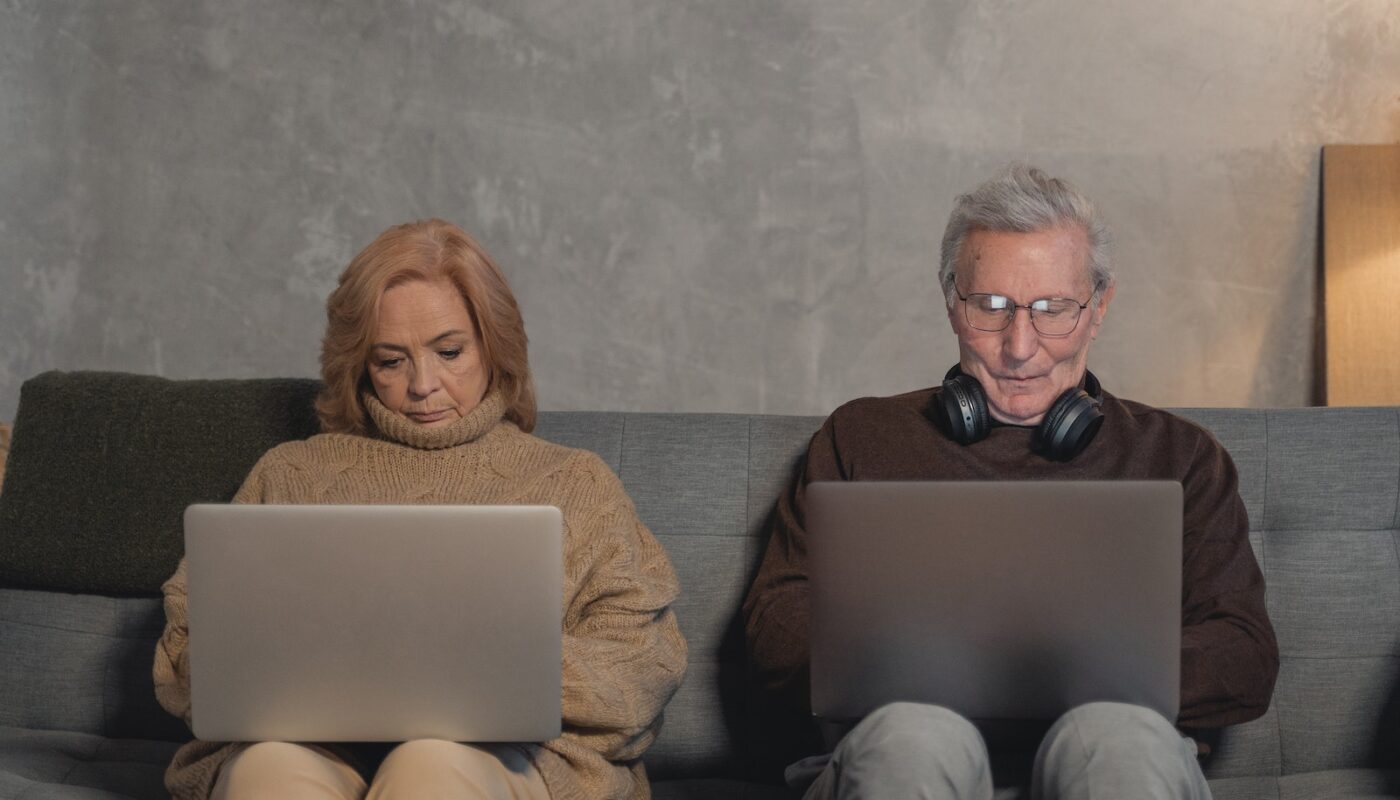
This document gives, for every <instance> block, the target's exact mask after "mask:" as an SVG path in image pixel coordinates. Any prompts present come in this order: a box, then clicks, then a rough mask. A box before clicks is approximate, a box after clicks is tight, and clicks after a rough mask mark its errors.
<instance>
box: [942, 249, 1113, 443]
mask: <svg viewBox="0 0 1400 800" xmlns="http://www.w3.org/2000/svg"><path fill="white" fill-rule="evenodd" d="M956 283H957V287H958V292H959V293H961V294H962V295H963V296H967V295H970V294H973V293H983V294H998V295H1002V296H1005V297H1007V298H1009V299H1010V301H1011V302H1012V303H1015V304H1016V305H1018V306H1025V305H1029V304H1030V303H1032V302H1034V301H1036V300H1040V299H1043V298H1052V297H1061V298H1071V299H1074V300H1076V301H1078V302H1080V303H1083V302H1086V301H1088V299H1089V296H1090V295H1091V294H1092V292H1093V281H1092V280H1091V278H1090V274H1089V239H1088V237H1087V236H1086V235H1085V233H1084V231H1083V229H1082V228H1080V227H1078V226H1067V227H1062V228H1050V229H1047V230H1043V231H1035V232H1033V233H999V232H992V231H974V232H973V233H972V234H970V235H969V236H968V238H967V242H966V244H965V245H964V247H963V252H962V259H961V261H960V263H959V264H958V266H957V278H956ZM1112 299H1113V287H1112V286H1109V287H1108V289H1106V290H1105V291H1104V293H1103V295H1102V296H1101V297H1100V298H1099V299H1098V300H1096V301H1094V302H1092V303H1090V304H1089V307H1088V308H1086V309H1084V311H1083V312H1082V313H1081V314H1080V316H1079V323H1078V325H1077V326H1076V327H1075V328H1074V330H1073V331H1071V332H1070V333H1069V334H1067V335H1065V336H1058V337H1054V336H1046V335H1044V334H1041V333H1038V332H1037V331H1036V329H1035V327H1034V326H1033V325H1032V324H1031V318H1030V313H1029V312H1028V311H1027V310H1026V309H1024V308H1017V309H1016V310H1015V313H1014V315H1013V316H1012V319H1011V324H1010V325H1008V326H1007V327H1006V329H1005V330H1001V331H996V332H990V331H982V330H977V329H976V328H973V327H972V326H971V325H970V324H969V323H968V320H967V303H966V302H964V301H962V300H955V301H954V303H953V306H952V308H950V309H949V310H948V319H949V321H950V322H952V324H953V332H954V333H955V334H957V337H958V352H959V357H960V359H961V364H962V370H963V372H965V373H967V374H968V375H971V376H972V377H974V378H976V379H977V380H978V381H979V382H980V383H981V384H982V388H983V389H985V390H986V393H987V404H988V410H989V411H990V412H991V415H992V417H993V418H994V419H996V420H999V421H1001V422H1006V423H1010V424H1013V425H1037V424H1039V423H1040V420H1041V418H1042V417H1043V416H1045V412H1046V411H1048V410H1049V409H1050V406H1051V405H1052V404H1053V403H1054V402H1055V399H1056V398H1057V397H1059V396H1060V395H1061V394H1062V393H1063V392H1064V391H1065V390H1067V389H1069V388H1070V387H1072V386H1075V385H1077V384H1078V383H1079V381H1080V379H1081V378H1082V377H1083V376H1084V369H1085V364H1086V362H1087V360H1088V357H1089V343H1090V342H1092V341H1093V340H1094V337H1095V336H1097V335H1098V333H1099V326H1100V325H1101V324H1103V318H1104V314H1105V313H1106V312H1107V311H1108V303H1109V301H1110V300H1112Z"/></svg>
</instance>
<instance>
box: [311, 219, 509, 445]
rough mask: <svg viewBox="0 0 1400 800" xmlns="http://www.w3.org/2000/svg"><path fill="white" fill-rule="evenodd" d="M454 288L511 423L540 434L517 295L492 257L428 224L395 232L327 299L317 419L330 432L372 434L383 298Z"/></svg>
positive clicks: (456, 233) (357, 262) (460, 234)
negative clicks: (373, 364)
mask: <svg viewBox="0 0 1400 800" xmlns="http://www.w3.org/2000/svg"><path fill="white" fill-rule="evenodd" d="M411 280H424V281H429V282H432V281H439V280H448V281H451V282H452V284H453V285H454V286H456V287H457V291H459V292H461V294H462V299H463V300H464V301H466V304H467V311H468V312H469V313H470V314H471V317H472V321H473V322H474V323H475V324H476V332H477V336H478V337H479V338H480V340H481V350H482V362H483V364H484V365H485V366H486V369H487V374H488V375H489V376H490V377H489V381H490V383H489V385H490V387H491V388H492V389H494V390H496V391H499V392H500V393H501V397H502V399H504V400H505V404H506V413H505V416H506V419H508V420H510V421H512V422H514V423H515V424H516V425H519V426H520V428H521V430H524V431H530V430H533V429H534V427H535V383H534V379H533V378H532V377H531V376H530V360H529V355H528V353H527V347H526V345H527V343H528V340H527V339H526V337H525V322H524V320H522V319H521V317H520V308H519V306H518V305H516V302H515V295H514V294H512V293H511V291H510V285H509V284H507V283H506V278H505V276H504V275H502V274H501V270H500V268H499V267H497V266H496V264H495V262H493V261H492V260H491V257H490V256H489V255H487V254H486V251H485V250H483V249H481V245H479V244H477V243H476V240H474V239H472V237H471V236H469V235H467V233H466V231H463V230H462V229H461V228H458V227H457V226H456V225H453V224H452V223H450V222H444V221H442V220H440V219H427V220H420V221H418V222H410V223H407V224H404V225H396V226H394V227H392V228H390V229H389V230H387V231H384V232H383V233H381V234H380V235H379V238H377V239H375V240H374V241H373V242H370V244H369V246H368V247H366V248H365V249H364V250H361V251H360V254H359V255H357V256H355V258H354V259H353V260H351V262H350V266H348V267H346V268H345V272H343V273H342V274H341V276H340V284H339V285H338V286H337V287H336V289H335V291H333V292H331V296H330V297H329V298H328V299H327V300H326V336H325V338H324V339H322V340H321V380H322V381H323V383H324V384H325V385H324V386H323V387H322V389H321V393H320V395H319V396H317V398H316V414H317V416H319V417H320V419H321V427H322V429H323V430H325V431H326V432H329V433H359V434H363V433H366V432H368V431H369V428H370V421H369V414H368V412H367V411H366V410H365V407H364V403H363V402H362V401H361V399H360V395H361V393H362V392H365V391H373V389H372V388H371V386H370V383H369V376H368V370H367V369H366V362H367V360H368V358H369V351H370V346H371V345H372V344H373V341H372V340H373V337H374V332H375V329H376V328H377V327H378V324H379V298H380V297H382V296H383V294H384V291H385V290H386V289H388V288H389V287H391V286H395V285H398V284H400V283H403V282H405V281H411Z"/></svg>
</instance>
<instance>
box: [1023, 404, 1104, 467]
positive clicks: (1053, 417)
mask: <svg viewBox="0 0 1400 800" xmlns="http://www.w3.org/2000/svg"><path fill="white" fill-rule="evenodd" d="M1102 426H1103V412H1102V411H1100V410H1099V401H1098V400H1097V399H1095V398H1094V397H1092V396H1091V395H1090V394H1089V393H1088V392H1086V391H1084V390H1083V389H1080V388H1079V387H1075V388H1073V389H1069V390H1068V391H1066V392H1065V393H1064V394H1062V395H1060V397H1059V399H1057V400H1056V401H1055V403H1054V405H1052V406H1050V410H1049V411H1047V412H1045V418H1044V419H1042V420H1041V421H1040V425H1039V426H1038V427H1037V428H1036V429H1035V433H1034V434H1033V435H1032V436H1031V449H1033V450H1035V451H1036V452H1037V453H1040V454H1041V455H1043V456H1045V457H1046V458H1048V459H1050V460H1051V461H1069V460H1070V459H1072V458H1074V457H1075V456H1077V455H1079V453H1080V452H1081V451H1083V450H1084V448H1085V447H1088V446H1089V442H1091V441H1092V440H1093V438H1094V435H1095V434H1097V433H1098V432H1099V428H1100V427H1102Z"/></svg>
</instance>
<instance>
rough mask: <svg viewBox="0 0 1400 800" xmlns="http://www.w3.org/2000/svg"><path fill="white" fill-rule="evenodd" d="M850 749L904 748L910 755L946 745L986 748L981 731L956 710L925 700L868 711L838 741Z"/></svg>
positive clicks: (943, 749) (940, 748) (944, 748)
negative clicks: (930, 703) (841, 739)
mask: <svg viewBox="0 0 1400 800" xmlns="http://www.w3.org/2000/svg"><path fill="white" fill-rule="evenodd" d="M841 747H843V748H846V750H847V751H850V750H871V748H879V750H885V751H889V750H903V751H909V752H910V754H911V755H923V754H927V752H931V751H945V750H948V748H949V747H963V748H966V747H973V748H976V750H986V747H984V745H983V743H981V734H979V733H977V729H976V727H974V726H973V724H972V723H970V722H967V719H966V717H963V716H962V715H959V713H958V712H953V710H949V709H945V708H944V706H932V705H927V703H904V702H900V703H889V705H885V706H881V708H878V709H875V710H874V712H871V713H869V715H868V716H867V717H865V719H864V720H861V723H860V724H858V726H855V729H853V730H851V733H850V734H847V736H846V740H843V741H841Z"/></svg>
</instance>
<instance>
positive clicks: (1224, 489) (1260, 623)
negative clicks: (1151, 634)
mask: <svg viewBox="0 0 1400 800" xmlns="http://www.w3.org/2000/svg"><path fill="white" fill-rule="evenodd" d="M1183 484H1184V485H1183V489H1184V492H1185V498H1184V499H1185V519H1184V523H1185V524H1184V527H1185V535H1184V538H1183V542H1182V546H1183V559H1182V562H1183V565H1182V631H1181V713H1180V715H1179V716H1178V719H1177V724H1178V725H1180V726H1181V727H1182V728H1184V729H1203V728H1220V727H1224V726H1226V725H1234V724H1237V723H1241V722H1247V721H1249V720H1251V719H1255V718H1257V717H1259V716H1261V715H1263V714H1264V712H1265V711H1267V710H1268V707H1269V698H1270V696H1271V695H1272V694H1273V688H1274V681H1275V679H1276V678H1277V676H1278V667H1279V656H1278V642H1277V641H1276V639H1275V638H1274V629H1273V626H1272V625H1271V624H1270V622H1269V615H1268V612H1267V610H1266V609H1265V606H1264V576H1263V573H1262V572H1261V571H1260V569H1259V564H1258V562H1257V561H1256V560H1255V558H1254V551H1253V550H1252V549H1251V548H1250V546H1249V519H1248V516H1247V513H1246V511H1245V507H1244V501H1243V500H1242V499H1241V498H1240V494H1239V478H1238V475H1237V473H1236V470H1235V465H1234V462H1233V461H1232V460H1231V458H1230V456H1229V454H1228V453H1227V452H1226V451H1225V449H1224V448H1223V447H1221V446H1220V444H1219V443H1217V442H1216V441H1215V440H1214V439H1213V438H1211V437H1210V436H1209V435H1203V436H1202V439H1201V442H1200V444H1199V445H1198V446H1197V450H1196V454H1195V458H1194V463H1193V464H1192V467H1191V471H1190V473H1189V474H1188V475H1187V477H1186V480H1185V481H1184V482H1183Z"/></svg>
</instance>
